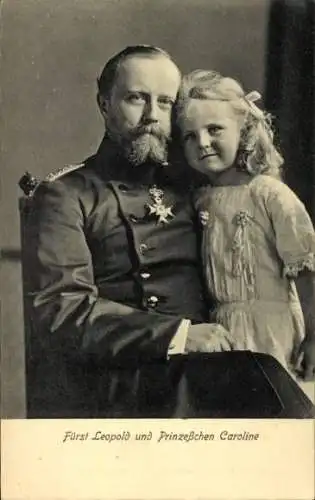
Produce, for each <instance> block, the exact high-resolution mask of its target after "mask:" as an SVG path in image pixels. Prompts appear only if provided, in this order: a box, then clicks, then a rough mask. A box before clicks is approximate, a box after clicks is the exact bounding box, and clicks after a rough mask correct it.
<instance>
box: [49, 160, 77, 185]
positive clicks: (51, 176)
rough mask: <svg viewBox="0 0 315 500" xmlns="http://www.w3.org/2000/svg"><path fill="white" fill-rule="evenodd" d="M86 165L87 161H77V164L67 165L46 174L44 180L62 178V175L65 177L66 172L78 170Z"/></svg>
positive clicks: (50, 180)
mask: <svg viewBox="0 0 315 500" xmlns="http://www.w3.org/2000/svg"><path fill="white" fill-rule="evenodd" d="M84 166H85V163H77V164H75V165H65V166H64V167H61V168H58V170H56V171H55V172H51V173H50V174H48V175H46V177H45V178H44V181H46V182H52V181H55V180H57V179H60V177H63V176H64V175H66V174H69V173H70V172H73V171H74V170H78V169H79V168H82V167H84Z"/></svg>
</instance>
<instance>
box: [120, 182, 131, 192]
mask: <svg viewBox="0 0 315 500" xmlns="http://www.w3.org/2000/svg"><path fill="white" fill-rule="evenodd" d="M118 189H120V191H122V192H123V193H126V192H127V191H129V188H128V186H126V184H119V186H118Z"/></svg>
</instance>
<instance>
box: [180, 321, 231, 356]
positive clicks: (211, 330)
mask: <svg viewBox="0 0 315 500" xmlns="http://www.w3.org/2000/svg"><path fill="white" fill-rule="evenodd" d="M233 343H234V341H233V337H232V335H231V334H230V332H228V331H227V330H226V329H225V328H224V327H223V326H221V325H219V324H217V323H202V324H199V325H192V326H190V328H189V330H188V336H187V341H186V346H185V352H186V353H189V352H222V351H232V350H233Z"/></svg>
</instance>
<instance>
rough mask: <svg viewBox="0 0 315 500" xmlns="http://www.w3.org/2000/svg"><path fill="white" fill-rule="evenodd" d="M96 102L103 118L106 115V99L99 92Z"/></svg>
mask: <svg viewBox="0 0 315 500" xmlns="http://www.w3.org/2000/svg"><path fill="white" fill-rule="evenodd" d="M97 104H98V107H99V108H100V112H101V115H102V116H103V118H106V116H107V109H108V100H107V99H106V98H105V97H104V96H103V95H101V94H97Z"/></svg>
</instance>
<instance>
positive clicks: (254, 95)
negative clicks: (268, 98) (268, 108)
mask: <svg viewBox="0 0 315 500" xmlns="http://www.w3.org/2000/svg"><path fill="white" fill-rule="evenodd" d="M244 99H245V101H246V102H247V104H248V106H249V108H250V110H251V112H252V114H253V116H254V117H255V118H257V120H260V119H261V118H264V112H263V111H262V110H261V109H259V107H258V106H256V104H255V102H256V101H258V100H259V99H261V94H260V93H259V92H257V90H252V92H249V93H248V94H246V95H245V96H244Z"/></svg>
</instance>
